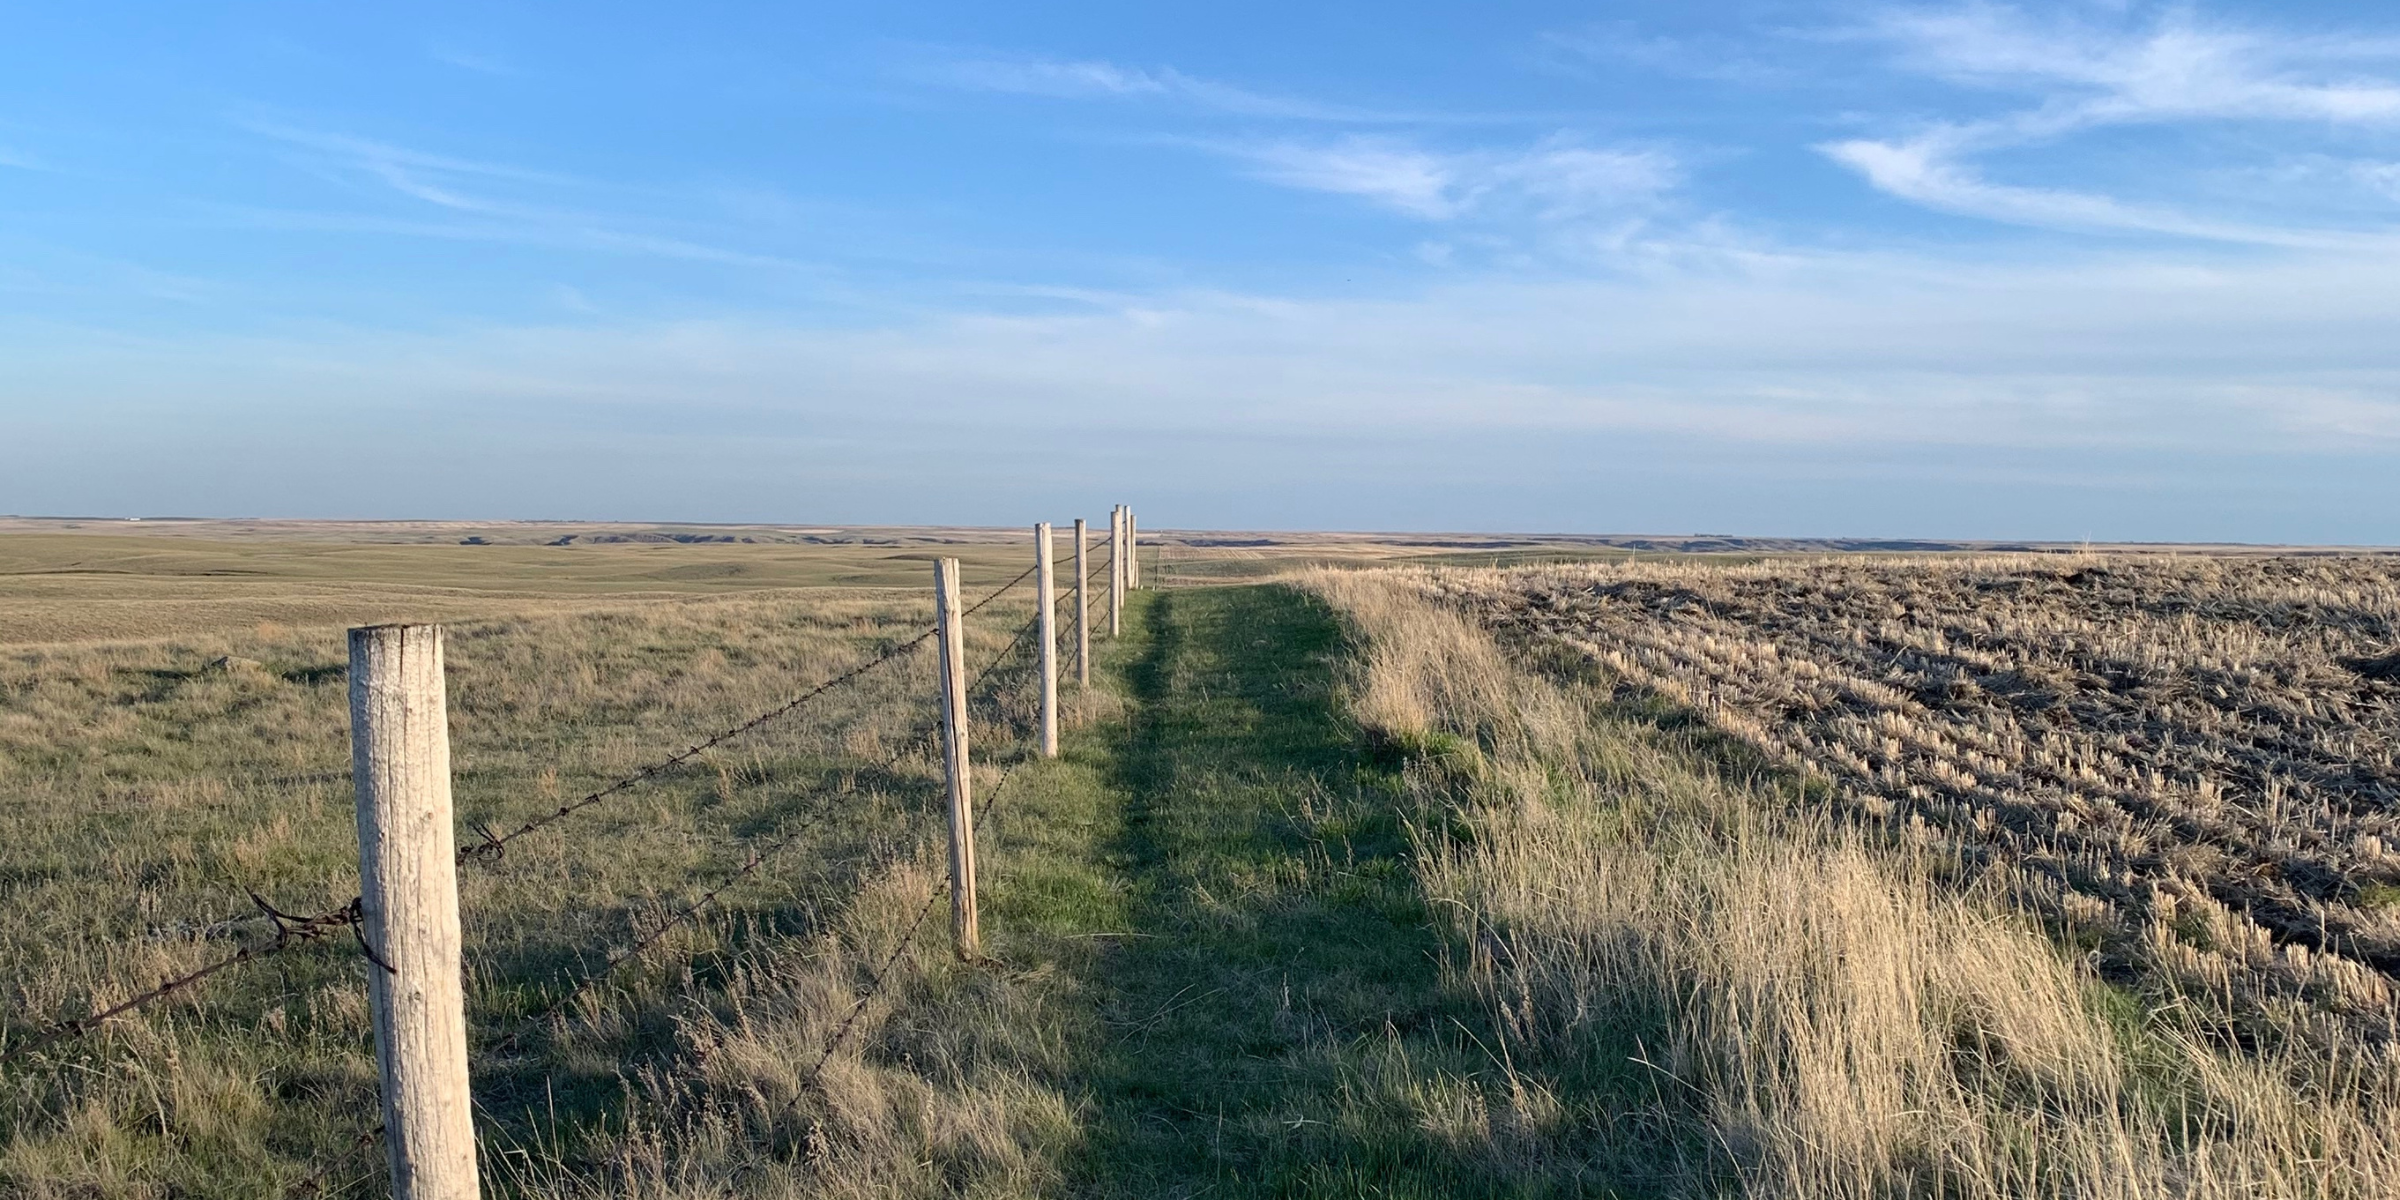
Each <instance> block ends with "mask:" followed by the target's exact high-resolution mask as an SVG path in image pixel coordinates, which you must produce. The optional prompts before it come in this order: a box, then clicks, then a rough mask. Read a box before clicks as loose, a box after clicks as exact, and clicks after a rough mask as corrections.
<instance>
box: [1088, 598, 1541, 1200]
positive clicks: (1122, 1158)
mask: <svg viewBox="0 0 2400 1200" xmlns="http://www.w3.org/2000/svg"><path fill="white" fill-rule="evenodd" d="M1141 605H1142V611H1141V614H1140V615H1141V621H1142V627H1143V629H1144V631H1146V633H1147V636H1148V639H1149V642H1148V645H1147V647H1146V650H1145V651H1144V652H1143V653H1142V655H1141V657H1140V658H1139V659H1138V660H1137V661H1135V662H1134V663H1133V664H1131V666H1130V668H1129V671H1128V676H1129V682H1130V684H1131V687H1132V691H1133V693H1134V698H1135V700H1136V701H1137V707H1136V710H1135V715H1134V716H1133V717H1132V718H1131V720H1130V730H1129V733H1130V737H1129V740H1128V742H1127V744H1126V745H1124V746H1123V747H1121V748H1119V751H1118V757H1117V760H1116V766H1117V779H1116V783H1117V784H1118V786H1119V788H1120V789H1121V791H1122V793H1123V795H1124V796H1125V806H1126V810H1125V812H1124V814H1123V818H1122V823H1121V825H1120V826H1119V827H1118V830H1117V832H1116V834H1115V836H1114V838H1113V840H1112V841H1111V842H1110V844H1109V845H1108V847H1107V851H1106V858H1107V860H1108V861H1109V862H1110V863H1111V864H1112V865H1114V866H1115V867H1116V869H1117V870H1119V871H1121V872H1122V875H1123V884H1124V887H1125V889H1126V897H1125V901H1126V902H1125V905H1124V908H1123V912H1124V915H1125V917H1126V918H1127V919H1128V921H1129V923H1130V930H1131V932H1130V934H1129V936H1126V937H1124V938H1123V939H1121V940H1120V941H1118V942H1117V943H1116V944H1115V945H1114V947H1113V948H1112V949H1109V950H1107V951H1106V952H1104V953H1102V954H1100V955H1098V956H1096V957H1095V958H1094V959H1093V960H1092V961H1091V962H1090V964H1089V965H1088V968H1087V969H1089V970H1090V971H1091V972H1092V975H1093V978H1092V980H1091V983H1092V992H1093V994H1094V999H1095V1001H1096V1007H1097V1009H1098V1016H1099V1020H1098V1021H1097V1022H1096V1023H1095V1024H1093V1025H1092V1026H1091V1027H1090V1028H1089V1031H1088V1033H1087V1034H1086V1036H1087V1037H1088V1038H1089V1040H1090V1041H1091V1042H1092V1043H1093V1044H1091V1045H1089V1046H1086V1047H1084V1048H1083V1054H1084V1055H1085V1057H1086V1058H1087V1060H1088V1064H1089V1065H1088V1067H1086V1068H1085V1070H1086V1071H1087V1072H1088V1074H1087V1075H1086V1085H1087V1086H1088V1088H1089V1092H1088V1094H1089V1096H1090V1098H1091V1102H1092V1110H1091V1114H1090V1126H1089V1135H1088V1138H1087V1140H1086V1143H1085V1150H1084V1156H1083V1159H1082V1160H1081V1161H1080V1162H1079V1163H1077V1164H1075V1166H1074V1168H1073V1179H1074V1185H1075V1190H1076V1191H1078V1192H1080V1193H1082V1194H1086V1195H1105V1196H1197V1195H1202V1194H1207V1195H1211V1196H1235V1195H1306V1196H1366V1195H1374V1196H1420V1195H1421V1196H1462V1195H1463V1196H1475V1195H1532V1194H1543V1193H1544V1192H1545V1191H1555V1190H1557V1189H1556V1188H1555V1187H1551V1186H1545V1185H1543V1184H1541V1183H1539V1182H1537V1181H1535V1180H1532V1179H1512V1178H1510V1177H1509V1176H1508V1174H1507V1172H1506V1171H1504V1170H1502V1169H1500V1168H1499V1167H1498V1166H1497V1165H1496V1164H1495V1163H1494V1162H1493V1161H1492V1160H1491V1158H1490V1156H1489V1155H1488V1154H1487V1153H1486V1150H1487V1149H1488V1142H1487V1141H1485V1140H1484V1139H1480V1138H1477V1137H1475V1136H1472V1134H1473V1131H1472V1130H1471V1129H1468V1128H1465V1127H1464V1126H1465V1125H1469V1124H1471V1122H1462V1123H1461V1126H1462V1127H1461V1128H1458V1129H1455V1130H1452V1131H1451V1132H1452V1133H1454V1134H1458V1135H1462V1136H1448V1137H1446V1136H1444V1131H1443V1129H1442V1128H1441V1127H1440V1114H1441V1112H1442V1111H1445V1102H1444V1100H1443V1097H1442V1095H1441V1094H1440V1093H1441V1092H1442V1089H1443V1088H1444V1087H1447V1088H1449V1091H1450V1093H1451V1099H1452V1100H1454V1101H1459V1102H1461V1103H1462V1104H1463V1106H1464V1107H1465V1108H1467V1109H1472V1108H1473V1107H1474V1106H1475V1105H1476V1104H1480V1103H1483V1102H1484V1100H1485V1097H1486V1090H1485V1089H1486V1088H1488V1087H1489V1086H1490V1085H1491V1080H1492V1077H1495V1076H1497V1075H1499V1073H1500V1072H1499V1070H1498V1064H1496V1063H1495V1062H1493V1061H1492V1060H1491V1058H1490V1056H1489V1055H1487V1054H1486V1053H1485V1052H1484V1050H1483V1049H1482V1048H1481V1047H1488V1046H1497V1045H1498V1044H1499V1043H1498V1040H1497V1038H1495V1037H1494V1036H1493V1035H1492V1033H1491V1032H1490V1030H1489V1029H1488V1028H1487V1021H1486V1018H1485V1017H1484V1015H1483V1014H1482V1013H1481V1012H1480V1011H1479V1006H1477V1005H1475V1004H1474V1003H1472V1002H1470V1001H1469V1000H1467V999H1466V998H1465V997H1462V996H1458V995H1456V994H1455V993H1453V992H1451V991H1450V990H1448V989H1445V987H1444V986H1443V983H1442V980H1441V978H1440V967H1439V964H1440V961H1441V959H1442V955H1443V953H1444V950H1443V946H1442V939H1441V936H1440V935H1439V934H1438V933H1436V932H1435V930H1434V929H1433V927H1432V921H1431V919H1430V917H1429V914H1428V913H1427V911H1426V906H1425V902H1424V899H1423V896H1422V893H1421V892H1420V890H1419V889H1418V887H1417V886H1416V883H1415V880H1414V877H1413V873H1412V868H1411V865H1410V858H1409V851H1410V843H1409V837H1408V830H1407V827H1406V825H1405V823H1404V819H1403V814H1404V812H1405V811H1406V809H1405V790H1404V788H1403V787H1402V780H1401V776H1400V775H1399V773H1397V772H1396V771H1395V770H1393V769H1392V767H1391V765H1390V764H1389V763H1383V762H1377V761H1372V760H1369V759H1366V758H1364V757H1362V755H1361V753H1360V751H1361V740H1360V738H1359V736H1358V734H1357V731H1356V729H1355V728H1354V727H1353V726H1352V725H1351V723H1350V722H1349V721H1347V720H1346V719H1345V718H1344V717H1343V715H1342V714H1341V711H1340V708H1339V704H1338V698H1337V688H1338V681H1337V679H1336V674H1335V668H1336V664H1337V663H1338V661H1339V660H1340V659H1341V658H1342V657H1343V655H1344V654H1345V652H1346V649H1347V648H1346V647H1345V645H1344V644H1343V637H1342V633H1341V630H1340V627H1339V625H1338V624H1337V622H1336V621H1335V619H1334V617H1333V615H1332V614H1331V613H1329V612H1327V611H1326V610H1325V609H1324V608H1323V607H1322V606H1321V605H1319V604H1317V603H1316V602H1315V601H1314V600H1312V599H1310V598H1307V597H1305V596H1303V595H1301V594H1299V593H1297V592H1294V591H1292V590H1290V589H1287V588H1282V587H1275V586H1260V587H1242V588H1213V589H1205V590H1201V589H1194V590H1190V591H1177V592H1164V593H1162V592H1152V593H1149V594H1147V595H1145V596H1144V597H1143V598H1142V600H1141ZM1479 1043H1480V1045H1479ZM1429 1089H1430V1090H1429ZM1469 1095H1472V1096H1473V1097H1474V1099H1472V1100H1468V1099H1467V1097H1468V1096H1469ZM1457 1107H1460V1105H1451V1106H1450V1108H1452V1109H1455V1108H1457Z"/></svg>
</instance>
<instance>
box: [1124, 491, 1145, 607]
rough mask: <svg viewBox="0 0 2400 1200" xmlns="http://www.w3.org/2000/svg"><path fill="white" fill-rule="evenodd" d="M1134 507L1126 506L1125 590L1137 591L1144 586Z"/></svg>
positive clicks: (1140, 548)
mask: <svg viewBox="0 0 2400 1200" xmlns="http://www.w3.org/2000/svg"><path fill="white" fill-rule="evenodd" d="M1135 528H1136V527H1135V524H1134V520H1133V506H1132V505H1130V504H1128V505H1126V506H1125V590H1126V591H1129V592H1130V591H1135V590H1138V589H1139V588H1140V587H1141V586H1142V547H1141V543H1140V539H1138V538H1136V537H1135V536H1134V531H1135Z"/></svg>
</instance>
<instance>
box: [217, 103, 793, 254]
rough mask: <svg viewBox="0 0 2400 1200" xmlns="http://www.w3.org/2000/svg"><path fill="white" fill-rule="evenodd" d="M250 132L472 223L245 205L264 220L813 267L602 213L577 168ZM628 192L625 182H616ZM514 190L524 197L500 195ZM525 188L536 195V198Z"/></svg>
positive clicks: (289, 131) (313, 164) (591, 185)
mask: <svg viewBox="0 0 2400 1200" xmlns="http://www.w3.org/2000/svg"><path fill="white" fill-rule="evenodd" d="M246 128H248V129H249V130H250V131H251V132H253V133H256V134H259V135H261V136H264V137H267V138H270V139H272V140H274V141H276V142H278V143H280V144H283V145H285V146H289V147H294V148H297V149H299V150H302V151H306V152H308V155H307V159H306V164H305V165H307V166H309V167H310V168H311V169H315V170H318V171H320V172H324V173H328V174H331V175H333V176H335V177H341V178H351V179H366V180H371V181H373V182H374V183H376V184H379V185H381V186H382V187H383V188H384V189H386V190H387V191H388V192H390V193H392V194H395V195H398V196H400V197H402V198H405V199H407V200H411V201H415V202H417V203H419V204H422V205H429V206H431V207H433V208H436V209H440V210H442V211H443V212H444V213H446V214H452V215H454V216H456V217H459V218H469V219H465V220H448V221H442V220H431V221H429V220H426V219H423V218H422V217H417V216H405V217H393V216H391V215H389V214H387V213H380V212H376V213H322V212H305V211H293V210H285V209H267V208H248V209H242V210H238V215H240V216H241V218H242V219H244V220H245V221H247V222H249V223H252V224H255V225H259V226H264V227H273V228H282V229H313V230H322V231H332V230H340V231H348V232H360V233H387V234H396V235H401V236H409V237H431V238H441V239H444V240H452V241H495V242H515V243H518V244H522V245H533V246H547V247H553V248H561V249H586V250H597V251H602V252H605V253H611V254H630V255H641V256H647V257H656V258H669V259H680V260H684V261H689V262H708V263H718V264H722V265H726V266H739V267H764V268H771V269H777V270H790V269H795V268H801V267H803V266H805V265H806V264H802V263H800V262H797V261H794V260H791V259H788V258H784V257H780V256H777V255H771V254H759V253H753V252H749V251H744V250H737V249H730V248H727V247H723V246H717V245H712V244H709V243H707V242H705V241H701V240H698V239H695V238H692V237H689V236H685V235H683V234H681V233H677V232H669V231H665V230H661V229H659V228H657V226H658V225H659V224H660V222H659V221H657V220H656V219H654V218H649V217H643V216H637V215H627V214H616V213H608V212H602V211H594V210H593V209H592V208H590V207H589V206H588V204H586V203H574V202H566V203H562V202H560V199H559V198H560V197H564V198H566V199H567V200H568V201H575V200H583V201H588V200H589V199H590V198H591V197H593V196H594V195H595V194H600V193H605V192H608V191H611V190H612V189H609V188H607V187H605V186H603V185H601V184H598V183H595V182H593V181H590V180H585V179H581V178H578V177H576V176H573V175H567V174H561V173H558V172H553V171H544V170H537V169H532V168H527V167H520V166H515V165H511V164H506V163H496V162H490V161H486V160H481V159H471V158H460V157H455V156H452V155H445V154H437V153H432V152H427V151H423V150H417V149H413V148H410V147H406V146H399V145H395V144H392V143H389V142H383V141H377V140H375V139H371V138H362V137H356V136H352V135H349V134H341V133H328V132H324V131H321V130H311V129H304V128H298V127H294V126H289V125H282V124H273V123H260V122H253V123H250V124H248V125H247V126H246ZM615 190H620V191H621V190H622V189H615ZM507 192H513V193H516V194H500V193H507ZM525 193H534V194H536V195H535V196H534V197H529V196H528V195H526V194H525Z"/></svg>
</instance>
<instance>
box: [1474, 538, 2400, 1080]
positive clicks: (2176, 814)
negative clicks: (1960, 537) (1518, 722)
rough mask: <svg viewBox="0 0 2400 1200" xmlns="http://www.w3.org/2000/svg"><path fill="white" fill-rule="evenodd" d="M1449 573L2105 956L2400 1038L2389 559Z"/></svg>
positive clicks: (1490, 605) (2397, 570)
mask: <svg viewBox="0 0 2400 1200" xmlns="http://www.w3.org/2000/svg"><path fill="white" fill-rule="evenodd" d="M1444 586H1445V587H1446V588H1447V589H1449V590H1452V591H1453V592H1454V593H1455V594H1456V595H1457V596H1458V597H1459V598H1460V599H1461V600H1462V601H1464V602H1466V603H1469V604H1471V605H1472V606H1473V607H1475V608H1476V610H1477V611H1478V612H1480V613H1482V614H1483V615H1484V617H1485V619H1486V620H1489V621H1492V622H1494V623H1497V624H1500V625H1502V626H1505V627H1507V628H1509V629H1512V630H1515V631H1518V632H1520V633H1532V634H1534V635H1535V636H1538V637H1542V638H1547V639H1553V640H1558V641H1563V642H1564V643H1566V644H1569V645H1572V646H1575V647H1578V648H1580V649H1582V650H1584V651H1586V652H1588V653H1590V654H1592V655H1593V656H1595V658H1596V659H1597V661H1599V662H1601V663H1603V664H1604V665H1606V666H1607V667H1608V668H1609V669H1610V670H1611V671H1613V672H1616V673H1618V674H1620V675H1621V676H1623V677H1624V678H1625V679H1627V680H1628V681H1630V682H1631V683H1633V684H1636V685H1638V686H1640V687H1642V688H1645V689H1648V690H1650V691H1652V692H1654V693H1656V694H1659V695H1662V696H1665V697H1668V698H1670V699H1672V700H1674V701H1676V702H1678V703H1685V704H1694V705H1698V706H1700V707H1702V708H1705V709H1706V710H1707V711H1708V713H1709V716H1710V719H1711V721H1712V722H1713V723H1715V724H1716V725H1717V726H1718V727H1719V728H1722V729H1725V730H1727V731H1730V732H1732V733H1734V734H1736V735H1738V736H1740V737H1741V738H1743V739H1744V740H1746V741H1748V742H1749V743H1751V744H1753V745H1755V746H1757V747H1759V748H1760V749H1762V750H1764V751H1766V752H1767V753H1769V754H1770V755H1772V756H1774V757H1775V758H1776V759H1777V760H1778V761H1781V762H1783V763H1785V764H1787V765H1790V766H1792V767H1794V768H1797V769H1800V770H1803V771H1806V772H1809V773H1811V774H1812V775H1814V776H1815V777H1818V778H1821V779H1823V780H1826V781H1828V782H1829V783H1831V784H1832V785H1834V788H1835V791H1836V793H1837V794H1838V796H1839V797H1840V798H1841V799H1842V800H1843V801H1844V802H1846V803H1847V804H1849V805H1852V806H1854V807H1856V808H1857V809H1858V810H1860V811H1861V812H1862V813H1864V814H1867V815H1869V816H1871V817H1874V818H1876V819H1879V820H1884V821H1889V822H1894V823H1898V824H1901V825H1904V826H1910V825H1913V826H1915V827H1917V829H1918V832H1919V834H1920V836H1922V837H1924V838H1926V839H1928V840H1930V841H1933V842H1937V843H1941V844H1943V845H1945V846H1947V847H1948V848H1949V849H1950V850H1951V851H1952V852H1954V853H1957V854H1959V855H1962V856H1964V857H1966V858H1967V859H1969V861H1971V862H1973V863H1974V864H1976V865H1978V866H1980V867H1983V868H1985V869H1989V870H1993V871H1998V872H2004V873H2006V874H2007V875H2008V876H2009V877H2010V878H2011V880H2012V882H2013V883H2015V884H2016V885H2017V886H2019V887H2020V888H2021V889H2022V890H2024V891H2025V892H2026V894H2027V899H2028V900H2029V901H2030V902H2032V903H2035V904H2036V905H2038V906H2039V907H2040V908H2041V909H2042V910H2043V911H2045V912H2046V913H2048V914H2049V915H2050V916H2051V917H2052V919H2053V920H2054V921H2055V922H2057V923H2059V924H2061V925H2062V926H2065V927H2067V928H2068V929H2069V931H2070V933H2071V934H2072V935H2073V936H2076V937H2079V938H2083V939H2086V940H2088V941H2090V942H2092V943H2093V944H2094V945H2095V946H2096V947H2097V948H2099V949H2100V950H2101V951H2102V952H2103V954H2104V958H2105V961H2106V963H2107V964H2108V966H2109V967H2110V968H2111V969H2112V970H2113V971H2115V972H2117V974H2118V977H2119V978H2126V977H2130V974H2131V973H2132V972H2135V971H2136V970H2137V969H2142V970H2148V971H2152V972H2165V973H2167V974H2170V975H2172V976H2173V977H2174V978H2176V979H2177V980H2178V981H2179V982H2180V983H2181V984H2182V985H2184V986H2185V987H2187V988H2189V989H2192V990H2195V991H2198V992H2203V993H2212V994H2217V995H2220V996H2225V995H2230V996H2231V997H2232V998H2234V999H2236V1000H2238V1001H2240V1002H2241V1006H2242V1007H2245V1008H2257V1007H2262V1006H2263V1007H2268V1008H2274V1007H2277V1006H2279V1005H2286V1004H2288V1003H2292V1002H2305V1003H2306V1004H2308V1005H2311V1006H2319V1007H2323V1008H2325V1009H2328V1010H2331V1011H2334V1012H2339V1013H2343V1014H2347V1015H2348V1016H2349V1017H2350V1018H2351V1019H2352V1020H2354V1021H2355V1022H2357V1023H2359V1024H2361V1025H2362V1026H2364V1027H2365V1028H2364V1032H2368V1033H2372V1034H2376V1035H2379V1036H2382V1037H2387V1038H2388V1037H2389V1036H2390V1035H2391V1033H2392V1021H2393V1015H2394V1001H2395V996H2394V991H2393V987H2392V979H2393V974H2394V972H2395V971H2400V909H2395V907H2394V906H2393V904H2392V899H2393V898H2394V897H2395V896H2400V888H2396V887H2395V884H2396V883H2400V856H2395V855H2394V854H2393V853H2391V850H2390V847H2391V846H2392V845H2393V844H2394V843H2395V842H2396V841H2400V812H2395V809H2394V802H2395V801H2396V800H2400V757H2396V755H2400V705H2396V704H2395V703H2394V702H2395V701H2396V700H2400V687H2395V686H2394V684H2395V680H2400V667H2396V666H2395V665H2394V664H2396V663H2400V658H2395V657H2393V654H2394V650H2395V645H2396V643H2400V563H2395V562H2394V561H2393V560H2390V559H2342V558H2314V559H2275V558H2251V559H2236V560H2216V559H2202V558H2151V559H2138V558H2137V559H2113V560H2107V561H2101V560H2086V561H2081V562H2069V563H2060V562H2057V561H2056V560H2049V559H2021V558H2020V559H1970V560H1958V559H1943V560H1920V561H1915V562H1887V563H1872V562H1859V561H1855V560H1854V561H1839V560H1820V561H1815V562H1806V563H1790V564H1776V565H1762V566H1754V567H1743V568H1735V569H1723V570H1696V569H1690V568H1675V567H1666V566H1656V565H1645V566H1639V567H1627V568H1610V569H1603V570H1596V571H1585V572H1570V573H1555V574H1541V575H1534V576H1525V577H1520V578H1514V579H1507V580H1502V579H1500V578H1498V577H1494V576H1481V577H1474V578H1469V577H1466V576H1457V577H1452V578H1451V579H1450V580H1448V581H1447V582H1446V583H1445V585H1444Z"/></svg>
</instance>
